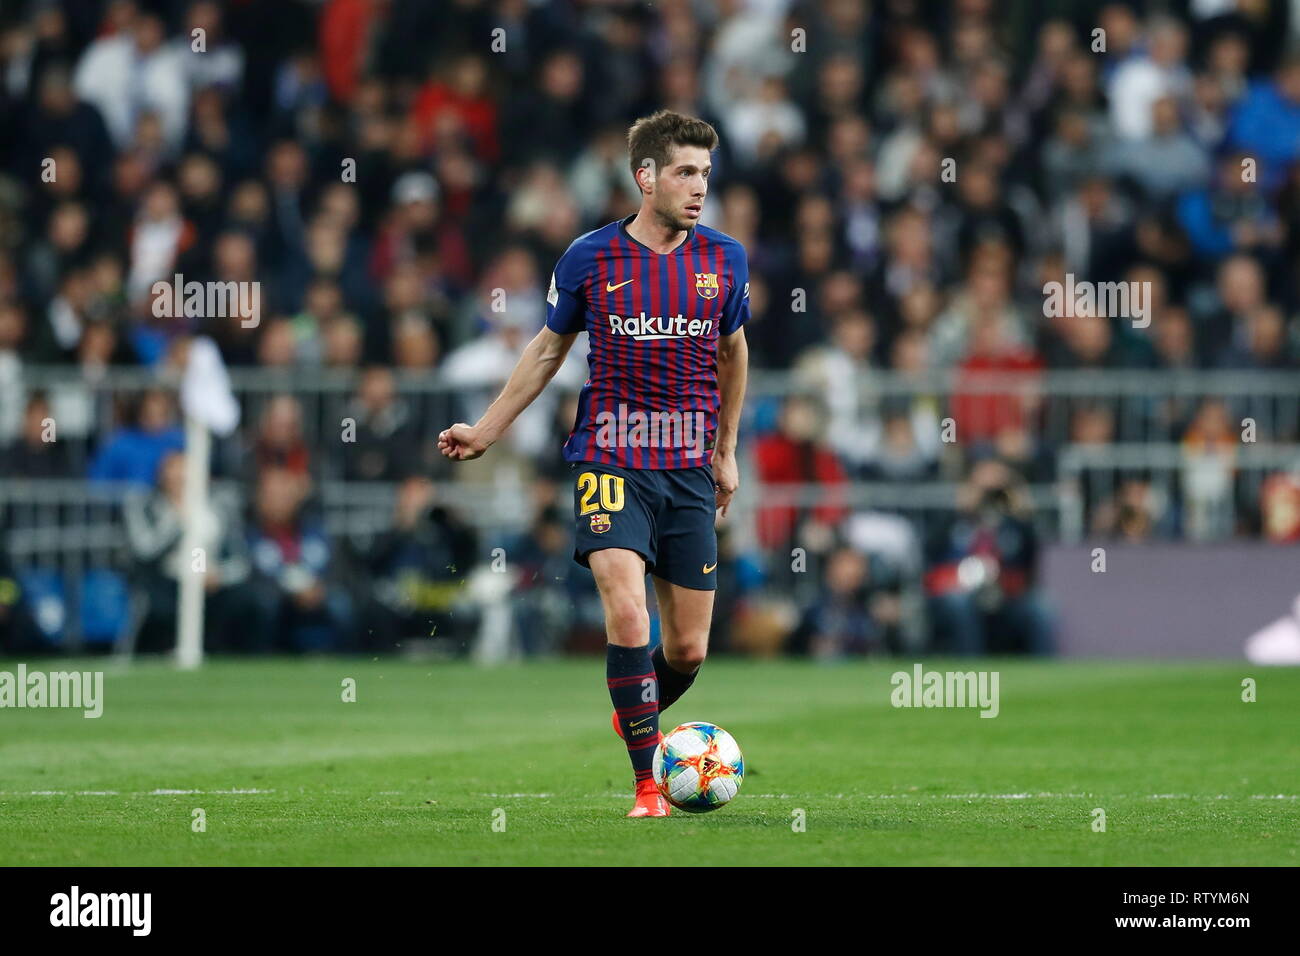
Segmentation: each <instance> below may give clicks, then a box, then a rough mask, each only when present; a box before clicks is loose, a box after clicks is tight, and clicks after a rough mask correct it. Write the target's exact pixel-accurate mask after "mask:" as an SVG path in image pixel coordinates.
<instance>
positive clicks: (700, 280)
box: [695, 272, 718, 299]
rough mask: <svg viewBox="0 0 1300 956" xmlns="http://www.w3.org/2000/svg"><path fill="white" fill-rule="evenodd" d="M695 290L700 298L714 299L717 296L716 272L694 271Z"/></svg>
mask: <svg viewBox="0 0 1300 956" xmlns="http://www.w3.org/2000/svg"><path fill="white" fill-rule="evenodd" d="M695 291H696V292H698V293H699V295H700V297H701V298H704V299H716V298H717V297H718V274H717V273H716V272H697V273H695Z"/></svg>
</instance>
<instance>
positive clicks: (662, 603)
mask: <svg viewBox="0 0 1300 956" xmlns="http://www.w3.org/2000/svg"><path fill="white" fill-rule="evenodd" d="M653 580H654V584H655V596H656V597H657V598H658V600H659V630H660V634H661V635H662V642H661V643H660V644H659V646H658V647H656V648H655V649H654V653H652V654H651V655H650V661H651V663H652V664H654V668H655V676H656V677H657V678H658V679H659V712H660V713H661V714H662V713H663V712H664V711H665V710H667V709H668V708H669V707H670V706H671V705H672V704H673V703H674V702H676V701H677V700H678V698H680V697H681V696H682V695H683V694H684V693H686V691H687V690H689V689H690V686H691V684H693V683H695V676H696V675H697V674H698V673H699V671H700V665H701V664H703V663H704V658H705V656H706V655H707V654H708V652H709V626H710V623H711V622H712V620H713V595H714V592H713V591H700V590H696V589H694V588H684V587H681V586H680V585H677V584H673V583H671V582H670V581H665V580H663V579H662V578H658V577H656V578H654V579H653Z"/></svg>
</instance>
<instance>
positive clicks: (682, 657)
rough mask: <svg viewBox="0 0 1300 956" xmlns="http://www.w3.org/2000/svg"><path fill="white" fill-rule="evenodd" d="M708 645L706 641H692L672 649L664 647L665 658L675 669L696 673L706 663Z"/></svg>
mask: <svg viewBox="0 0 1300 956" xmlns="http://www.w3.org/2000/svg"><path fill="white" fill-rule="evenodd" d="M708 652H709V649H708V645H707V644H706V643H705V642H704V641H699V642H696V641H690V642H687V643H686V644H683V645H681V646H678V647H675V648H673V649H672V651H669V650H668V649H667V648H665V649H664V660H666V661H667V662H668V666H669V667H671V668H672V669H673V670H675V671H680V672H681V673H683V674H694V673H695V672H696V671H697V670H699V669H700V665H701V664H703V663H704V658H705V657H706V656H707V655H708Z"/></svg>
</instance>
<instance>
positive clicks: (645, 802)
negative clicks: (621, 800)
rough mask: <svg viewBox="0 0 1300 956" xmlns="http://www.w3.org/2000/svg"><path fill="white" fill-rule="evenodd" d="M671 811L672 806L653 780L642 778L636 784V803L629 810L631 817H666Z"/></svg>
mask: <svg viewBox="0 0 1300 956" xmlns="http://www.w3.org/2000/svg"><path fill="white" fill-rule="evenodd" d="M670 813H672V808H671V807H669V806H668V801H667V800H665V799H664V795H663V794H662V793H660V792H659V788H658V787H656V786H655V782H654V781H653V780H642V781H641V782H640V783H638V784H637V785H636V803H634V804H632V809H631V810H630V811H628V816H629V817H666V816H668V815H669V814H670Z"/></svg>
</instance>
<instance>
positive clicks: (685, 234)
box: [438, 110, 749, 817]
mask: <svg viewBox="0 0 1300 956" xmlns="http://www.w3.org/2000/svg"><path fill="white" fill-rule="evenodd" d="M717 145H718V134H717V133H716V132H715V131H714V129H713V127H712V126H710V125H709V124H708V123H705V122H704V121H702V120H699V119H694V118H692V117H687V116H683V115H681V114H679V113H674V112H671V111H669V110H661V111H659V112H658V113H655V114H653V115H651V116H647V117H644V118H642V119H640V120H638V121H637V122H636V123H635V124H633V126H632V128H631V129H630V130H629V132H628V147H629V153H630V164H631V169H632V175H633V177H634V178H635V179H636V183H637V186H638V187H639V188H640V190H641V208H640V209H639V210H638V211H637V213H636V215H633V216H629V217H627V218H626V219H623V220H620V221H617V222H612V223H610V224H609V225H606V226H603V227H601V228H600V229H596V230H594V231H592V232H589V233H587V234H586V235H584V236H579V237H578V238H577V239H575V240H574V242H573V243H572V245H570V246H569V248H568V249H567V250H566V251H565V253H564V255H562V256H561V257H560V260H559V262H558V263H557V264H556V266H555V271H554V273H553V274H552V276H551V285H550V290H549V292H548V294H547V300H546V301H547V317H546V325H545V326H544V327H543V328H542V330H541V331H540V332H539V333H538V334H537V337H536V338H534V339H533V340H532V342H530V343H529V344H528V346H527V348H525V350H524V353H523V355H522V357H521V358H520V360H519V363H518V364H517V365H516V366H515V369H514V371H513V372H512V373H511V375H510V379H509V380H508V381H507V383H506V385H505V388H504V389H503V390H502V392H501V394H500V395H499V396H498V397H497V398H496V400H495V401H494V402H493V403H492V404H491V405H490V406H489V407H488V409H487V411H486V412H484V413H483V417H482V418H480V419H479V420H478V422H477V423H475V424H474V425H467V424H464V423H459V424H456V425H452V426H451V427H450V428H448V429H446V430H445V431H443V432H442V433H441V434H439V436H438V447H439V448H440V449H441V451H442V453H443V454H444V455H446V456H447V457H449V458H452V459H455V460H458V461H465V460H468V459H472V458H478V457H479V456H480V455H482V454H483V453H484V452H485V451H487V449H488V448H489V447H490V446H491V445H492V443H493V442H495V441H497V439H499V438H500V437H501V435H502V433H503V432H504V431H505V430H506V428H508V427H509V426H510V424H511V422H513V421H514V420H515V418H516V417H517V416H518V415H519V413H520V412H521V411H523V410H524V409H525V408H526V407H527V406H528V405H529V403H531V402H532V401H533V400H534V399H535V398H536V397H537V396H538V395H539V394H540V393H541V391H542V389H543V388H545V386H546V384H547V382H549V381H550V380H551V378H552V376H554V375H555V373H556V371H557V370H558V369H559V367H560V365H561V363H562V362H563V361H564V358H565V356H566V355H567V354H568V351H569V348H570V347H571V346H572V344H573V341H574V339H575V338H577V336H578V334H579V333H580V332H586V333H587V336H588V339H589V345H590V350H589V355H588V358H587V362H588V366H589V377H588V380H587V382H586V384H585V385H584V386H583V388H582V392H581V394H580V396H579V399H578V413H577V420H576V421H575V422H574V426H573V431H572V432H571V433H570V434H569V438H568V441H566V442H565V444H564V452H563V453H564V458H565V460H566V461H568V462H569V468H570V470H571V474H572V476H573V495H574V507H573V515H574V521H575V527H576V547H575V550H574V560H576V561H577V562H578V563H579V564H582V565H584V566H586V567H589V568H590V569H591V572H592V574H593V575H594V576H595V579H596V586H597V587H598V588H599V590H600V597H601V603H602V605H603V607H604V611H605V628H606V635H607V640H608V644H607V646H606V664H605V674H606V683H607V685H608V687H609V695H610V698H611V700H612V701H613V703H614V717H613V723H614V729H615V731H616V732H617V733H618V735H619V736H620V737H622V738H623V740H624V742H625V744H626V745H627V751H628V755H629V756H630V757H631V760H632V769H633V773H634V777H635V783H636V794H635V803H634V806H633V808H632V811H631V812H630V813H629V814H628V816H630V817H661V816H667V815H668V812H669V808H668V804H667V802H666V801H665V800H664V799H663V798H662V797H661V796H660V795H659V793H658V791H657V790H656V789H655V785H654V780H653V779H652V777H651V772H650V765H651V760H652V758H653V756H654V750H655V747H656V745H657V744H658V742H659V740H660V739H661V737H662V735H661V733H660V730H659V715H660V713H662V712H663V711H664V710H666V709H667V708H668V707H669V706H670V705H671V704H672V703H673V702H674V701H676V700H677V699H678V698H679V697H681V696H682V694H684V693H685V692H686V690H687V689H688V688H689V687H690V686H691V684H692V682H693V681H694V680H695V676H696V673H697V672H698V671H699V668H700V665H701V664H702V663H703V661H704V656H705V653H706V651H707V649H708V641H709V622H710V619H711V617H712V613H713V596H714V595H713V592H714V590H715V589H716V583H715V582H716V580H717V579H716V575H715V574H714V569H715V568H717V566H718V542H717V535H716V533H715V530H714V521H715V515H716V511H717V510H718V509H721V512H722V515H723V516H724V517H725V516H726V513H727V508H728V506H729V505H730V503H731V498H732V495H733V494H734V493H735V491H736V487H737V484H738V482H739V473H738V471H737V468H736V431H737V428H738V426H739V422H740V407H741V403H742V401H743V399H744V394H745V377H746V366H747V360H748V348H747V346H746V344H745V332H744V329H743V326H744V324H745V321H746V320H747V319H748V318H749V299H748V296H749V265H748V262H747V260H746V256H745V249H744V247H743V246H741V244H740V243H739V242H737V241H736V240H735V239H732V238H731V237H730V236H727V235H724V234H723V233H721V232H718V231H717V230H715V229H711V228H709V227H708V226H703V225H700V224H699V218H700V213H701V211H702V210H703V208H704V197H705V195H706V194H707V193H708V188H709V171H710V169H711V165H712V164H711V163H710V159H709V154H710V152H711V151H712V150H713V149H715V148H716V147H717ZM647 573H650V574H652V575H653V576H654V587H655V594H656V596H657V598H658V604H659V613H660V618H661V624H662V627H661V631H662V636H663V640H662V643H661V644H660V646H658V647H656V648H655V650H654V653H653V654H651V653H650V652H649V650H648V648H649V643H650V617H649V614H648V612H647V610H646V587H645V576H646V574H647Z"/></svg>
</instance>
